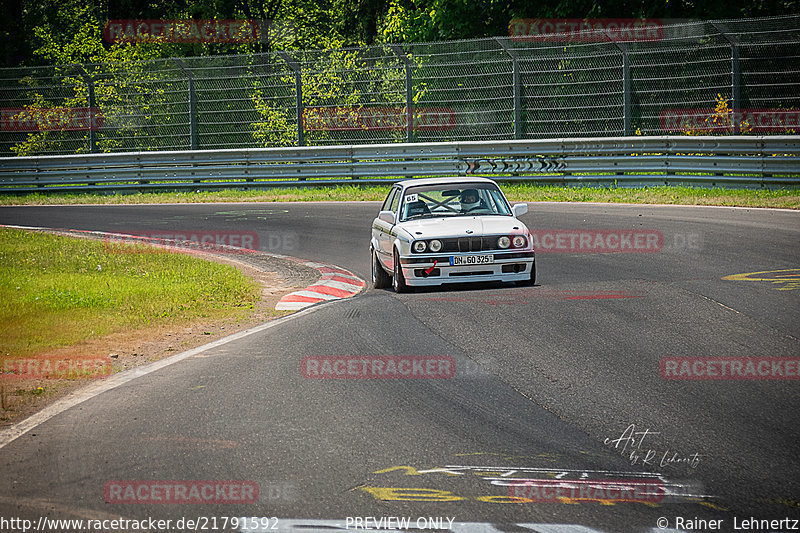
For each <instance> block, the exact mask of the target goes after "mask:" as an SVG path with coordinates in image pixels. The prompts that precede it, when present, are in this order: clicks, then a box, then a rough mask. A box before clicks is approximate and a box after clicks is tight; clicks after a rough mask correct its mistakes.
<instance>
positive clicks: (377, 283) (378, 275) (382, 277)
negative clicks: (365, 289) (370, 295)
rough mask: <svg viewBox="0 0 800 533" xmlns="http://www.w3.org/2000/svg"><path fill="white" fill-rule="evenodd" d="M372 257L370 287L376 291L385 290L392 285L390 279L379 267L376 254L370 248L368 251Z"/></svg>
mask: <svg viewBox="0 0 800 533" xmlns="http://www.w3.org/2000/svg"><path fill="white" fill-rule="evenodd" d="M369 252H370V255H371V256H372V286H373V287H374V288H376V289H385V288H387V287H388V286H389V285H391V283H392V278H391V276H389V274H388V273H387V272H386V271H385V270H384V269H383V266H381V263H380V260H379V259H378V254H377V253H375V250H373V249H372V248H370V249H369Z"/></svg>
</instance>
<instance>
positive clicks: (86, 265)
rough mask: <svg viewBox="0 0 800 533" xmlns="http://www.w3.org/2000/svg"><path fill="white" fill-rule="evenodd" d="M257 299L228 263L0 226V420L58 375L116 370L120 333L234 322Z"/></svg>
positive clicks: (254, 288) (255, 288)
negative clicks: (116, 352)
mask: <svg viewBox="0 0 800 533" xmlns="http://www.w3.org/2000/svg"><path fill="white" fill-rule="evenodd" d="M260 298H261V288H260V286H259V284H258V283H256V282H255V281H254V280H253V279H251V278H249V277H247V276H245V275H244V274H243V273H242V272H240V271H239V270H238V269H237V268H235V267H233V266H230V265H225V264H220V263H216V262H211V261H206V260H203V259H201V258H199V257H193V256H189V255H185V254H178V253H170V252H167V251H165V250H162V249H159V248H154V247H150V246H145V245H128V244H119V243H115V244H114V246H113V247H108V246H106V245H105V244H104V243H103V242H100V241H94V240H89V239H80V238H74V237H65V236H60V235H51V234H47V233H39V232H28V231H22V230H15V229H7V228H0V420H7V419H8V418H9V417H11V416H12V415H13V414H14V413H13V411H15V410H17V409H18V408H19V407H20V405H21V404H25V403H26V402H27V401H28V400H33V399H35V398H36V397H38V396H40V395H43V394H46V393H48V392H49V391H50V389H54V390H55V389H59V388H63V386H64V382H65V381H75V380H81V379H83V378H89V377H100V376H99V375H98V374H97V372H94V373H93V371H98V369H100V371H101V373H102V375H107V374H108V373H110V372H112V371H115V370H118V369H119V368H114V369H113V370H112V367H115V366H117V365H116V362H115V361H112V359H111V358H112V357H116V356H117V354H113V353H110V352H111V351H121V347H122V345H123V344H124V342H120V339H122V338H123V337H125V338H127V339H128V340H130V339H134V338H137V337H138V338H143V337H144V331H146V330H147V331H151V330H158V331H168V330H175V329H176V328H179V327H185V326H187V325H190V324H193V323H195V322H198V321H202V322H204V324H206V328H207V329H210V328H208V326H207V324H212V323H213V324H216V323H221V321H229V322H231V321H237V320H244V319H245V318H247V317H248V316H249V314H250V313H252V312H253V309H254V307H255V306H256V304H257V303H258V302H259V300H260ZM223 329H224V328H223ZM203 333H205V334H209V332H207V331H204V332H203ZM107 339H111V340H110V341H109V340H107ZM104 340H105V342H103V341H104ZM88 361H92V362H93V366H92V368H88V367H87V366H86V365H85V363H86V362H88ZM98 362H99V363H101V364H100V366H98ZM112 362H113V363H115V364H114V365H112ZM103 363H107V365H104V364H103ZM82 365H83V366H82ZM101 367H102V368H101Z"/></svg>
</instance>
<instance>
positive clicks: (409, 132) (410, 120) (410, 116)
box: [389, 44, 414, 143]
mask: <svg viewBox="0 0 800 533" xmlns="http://www.w3.org/2000/svg"><path fill="white" fill-rule="evenodd" d="M389 48H391V49H392V52H394V55H396V56H397V57H398V59H400V61H402V62H403V65H404V66H405V69H406V142H409V143H412V142H414V91H413V79H412V77H411V59H410V58H409V57H408V54H406V52H405V51H404V50H403V48H402V47H401V46H400V45H399V44H390V45H389Z"/></svg>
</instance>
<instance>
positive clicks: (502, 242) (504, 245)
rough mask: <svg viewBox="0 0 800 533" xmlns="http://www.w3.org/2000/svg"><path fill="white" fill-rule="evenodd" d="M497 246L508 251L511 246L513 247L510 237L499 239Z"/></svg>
mask: <svg viewBox="0 0 800 533" xmlns="http://www.w3.org/2000/svg"><path fill="white" fill-rule="evenodd" d="M497 246H499V247H500V248H503V249H506V248H508V247H509V246H511V239H509V238H508V237H506V236H505V235H503V236H502V237H500V238H499V239H497Z"/></svg>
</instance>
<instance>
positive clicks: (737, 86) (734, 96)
mask: <svg viewBox="0 0 800 533" xmlns="http://www.w3.org/2000/svg"><path fill="white" fill-rule="evenodd" d="M711 25H712V26H713V27H714V29H715V30H717V31H718V32H719V34H720V35H722V37H723V38H724V39H725V40H726V41H728V44H729V45H731V109H732V110H733V117H734V118H733V120H732V124H731V125H732V126H733V133H739V123H738V121H736V118H735V117H736V113H738V112H739V110H740V109H741V107H742V101H741V99H742V95H741V71H740V69H739V43H738V42H736V38H735V37H734V36H733V35H731V34H730V33H728V32H726V31H725V28H723V27H722V25H721V24H720V23H718V22H713V21H712V22H711Z"/></svg>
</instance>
